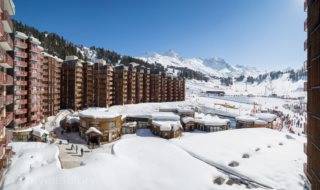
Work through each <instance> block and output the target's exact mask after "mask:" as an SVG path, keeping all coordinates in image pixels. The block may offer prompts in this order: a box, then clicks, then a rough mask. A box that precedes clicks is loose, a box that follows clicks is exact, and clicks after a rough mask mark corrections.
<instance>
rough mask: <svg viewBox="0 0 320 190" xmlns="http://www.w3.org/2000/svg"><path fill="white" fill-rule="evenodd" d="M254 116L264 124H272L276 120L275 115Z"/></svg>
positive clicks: (260, 114) (258, 114)
mask: <svg viewBox="0 0 320 190" xmlns="http://www.w3.org/2000/svg"><path fill="white" fill-rule="evenodd" d="M254 116H255V117H257V118H259V119H261V120H264V121H266V122H272V121H274V120H275V119H276V118H277V115H275V114H272V113H256V114H255V115H254Z"/></svg>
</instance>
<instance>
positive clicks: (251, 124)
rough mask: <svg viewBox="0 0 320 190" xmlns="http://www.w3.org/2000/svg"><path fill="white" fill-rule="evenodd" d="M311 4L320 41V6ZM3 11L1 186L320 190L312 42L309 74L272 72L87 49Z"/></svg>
mask: <svg viewBox="0 0 320 190" xmlns="http://www.w3.org/2000/svg"><path fill="white" fill-rule="evenodd" d="M305 6H306V8H305V9H306V10H308V11H309V12H308V21H307V23H306V24H305V25H306V26H305V27H306V31H307V32H308V33H309V32H310V30H311V29H312V28H315V29H314V30H317V32H315V34H314V35H317V37H314V36H313V37H314V38H315V39H319V27H316V26H315V23H318V26H319V22H316V20H317V21H319V10H320V1H318V0H306V1H305ZM17 11H19V7H17ZM312 11H313V12H312ZM0 13H1V17H0V19H1V22H0V116H1V122H0V127H1V130H0V133H1V135H0V139H1V141H0V143H1V159H0V161H1V162H0V163H1V172H0V174H1V175H0V177H1V189H4V190H43V189H47V190H57V189H61V190H62V189H63V190H71V189H72V190H86V189H95V190H105V189H108V190H135V189H136V190H141V189H145V190H147V189H152V190H178V189H181V190H182V189H183V190H187V189H190V190H195V189H197V190H202V189H208V190H209V189H210V190H239V189H287V190H305V189H311V187H312V189H315V190H316V189H318V188H320V187H319V186H317V184H319V168H320V167H319V154H318V153H319V148H317V147H319V146H318V145H319V142H318V141H319V137H318V136H319V129H317V127H318V128H319V100H320V97H319V88H318V87H319V86H316V85H319V43H318V41H317V42H312V41H311V40H312V35H308V40H309V41H310V42H309V41H308V42H306V44H305V50H306V51H307V52H308V55H309V56H308V61H306V63H304V64H302V63H301V67H300V68H295V69H283V70H278V71H277V70H275V71H261V70H259V69H256V68H254V67H246V66H241V65H236V66H234V65H231V64H229V63H228V62H226V61H225V60H224V59H222V58H217V57H215V58H186V57H183V56H180V55H179V54H178V53H176V52H174V51H173V50H169V51H168V52H165V53H146V54H144V55H141V56H136V57H131V56H125V55H120V54H117V53H116V52H113V51H109V50H106V49H104V48H97V47H90V48H89V47H85V46H82V45H76V44H73V43H72V42H68V41H65V40H64V38H63V37H61V36H59V35H58V34H55V33H49V32H41V31H39V30H37V29H36V28H33V27H31V26H28V25H25V24H23V23H21V22H19V21H16V20H13V19H12V18H11V17H12V16H14V15H15V14H16V7H15V4H14V2H13V1H12V0H0ZM314 15H318V16H314ZM312 16H314V18H313V17H312ZM316 28H318V29H316ZM302 29H303V27H302ZM309 43H310V44H311V45H310V46H309ZM312 43H313V44H314V43H317V45H312ZM302 46H303V44H302ZM316 47H317V48H318V49H316ZM312 48H313V49H312ZM316 53H317V55H316ZM310 56H314V57H317V56H318V58H317V60H318V61H314V59H313V61H314V62H313V61H312V62H311V61H309V59H311V57H310ZM312 64H313V65H315V66H312ZM314 67H315V68H314ZM313 69H314V71H313ZM307 70H308V71H307ZM307 78H308V79H309V81H308V80H307ZM309 93H310V94H311V95H309ZM307 97H308V98H307ZM307 109H308V110H309V111H307ZM309 112H310V114H309ZM307 113H308V114H307ZM316 125H318V126H316ZM309 129H310V130H309ZM309 133H310V134H309ZM309 135H311V137H312V138H311V139H310V140H308V141H307V137H308V136H309ZM313 140H314V142H313ZM317 140H318V141H317ZM307 142H308V143H307Z"/></svg>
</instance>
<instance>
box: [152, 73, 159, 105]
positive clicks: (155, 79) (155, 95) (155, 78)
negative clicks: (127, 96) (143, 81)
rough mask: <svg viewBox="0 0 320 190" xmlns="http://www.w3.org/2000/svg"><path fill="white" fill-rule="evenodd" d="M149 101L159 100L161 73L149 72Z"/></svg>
mask: <svg viewBox="0 0 320 190" xmlns="http://www.w3.org/2000/svg"><path fill="white" fill-rule="evenodd" d="M150 102H161V74H160V73H159V71H153V72H152V73H151V74H150Z"/></svg>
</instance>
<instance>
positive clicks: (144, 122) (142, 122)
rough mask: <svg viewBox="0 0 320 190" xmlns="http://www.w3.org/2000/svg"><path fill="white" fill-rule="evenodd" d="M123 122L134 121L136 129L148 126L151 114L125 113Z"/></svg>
mask: <svg viewBox="0 0 320 190" xmlns="http://www.w3.org/2000/svg"><path fill="white" fill-rule="evenodd" d="M125 122H126V123H130V122H136V123H137V128H138V129H141V128H149V127H150V125H151V115H127V116H126V118H125Z"/></svg>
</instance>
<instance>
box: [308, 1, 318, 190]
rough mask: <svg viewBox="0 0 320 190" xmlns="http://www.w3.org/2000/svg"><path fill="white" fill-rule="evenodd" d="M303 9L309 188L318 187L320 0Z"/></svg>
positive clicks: (315, 188)
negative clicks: (304, 14)
mask: <svg viewBox="0 0 320 190" xmlns="http://www.w3.org/2000/svg"><path fill="white" fill-rule="evenodd" d="M305 10H308V16H307V20H306V21H305V30H306V31H307V33H308V39H307V41H306V42H305V44H304V47H305V50H307V56H308V57H307V70H308V82H307V91H308V103H307V113H308V121H307V127H306V128H305V133H306V134H307V139H308V141H307V145H305V152H306V154H307V164H306V165H305V166H304V170H305V173H306V175H307V177H308V179H309V181H310V183H311V189H313V190H318V189H320V0H306V1H305Z"/></svg>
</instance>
